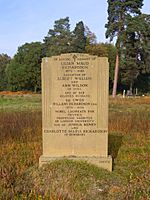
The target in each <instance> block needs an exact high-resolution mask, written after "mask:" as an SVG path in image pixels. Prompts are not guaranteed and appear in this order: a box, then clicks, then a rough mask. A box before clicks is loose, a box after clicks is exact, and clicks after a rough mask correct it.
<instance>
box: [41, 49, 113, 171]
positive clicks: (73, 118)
mask: <svg viewBox="0 0 150 200" xmlns="http://www.w3.org/2000/svg"><path fill="white" fill-rule="evenodd" d="M108 73H109V72H108V61H107V58H105V57H103V58H100V57H97V56H91V55H88V54H80V53H70V54H62V55H60V56H53V57H49V58H43V60H42V130H43V155H42V156H41V157H40V159H39V164H40V166H42V165H43V164H44V163H47V162H50V161H53V160H56V159H64V158H67V159H73V160H85V161H87V162H89V163H92V164H95V165H97V166H99V167H102V168H105V169H108V170H109V171H111V170H112V158H111V156H108V79H109V74H108Z"/></svg>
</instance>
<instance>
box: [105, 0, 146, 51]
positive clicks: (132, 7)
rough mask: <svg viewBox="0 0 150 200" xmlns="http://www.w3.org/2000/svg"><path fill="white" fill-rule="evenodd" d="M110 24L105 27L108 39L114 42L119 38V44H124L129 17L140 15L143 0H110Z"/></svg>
mask: <svg viewBox="0 0 150 200" xmlns="http://www.w3.org/2000/svg"><path fill="white" fill-rule="evenodd" d="M107 2H108V23H107V24H106V25H105V27H106V28H107V30H106V38H110V40H111V41H112V40H113V39H114V37H116V36H117V44H118V45H119V46H118V48H120V43H122V42H124V41H123V39H124V38H123V37H124V30H125V26H126V25H127V24H126V22H127V18H128V17H129V16H133V15H137V14H140V13H141V11H140V9H141V8H142V6H143V0H133V1H131V0H126V1H122V0H115V1H114V0H108V1H107Z"/></svg>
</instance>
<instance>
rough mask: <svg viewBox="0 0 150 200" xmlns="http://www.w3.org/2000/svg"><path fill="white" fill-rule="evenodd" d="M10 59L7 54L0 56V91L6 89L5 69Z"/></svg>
mask: <svg viewBox="0 0 150 200" xmlns="http://www.w3.org/2000/svg"><path fill="white" fill-rule="evenodd" d="M10 60H11V58H10V57H9V56H8V55H7V54H0V91H2V90H6V89H7V80H6V72H5V71H6V67H7V65H8V63H9V62H10Z"/></svg>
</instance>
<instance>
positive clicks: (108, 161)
mask: <svg viewBox="0 0 150 200" xmlns="http://www.w3.org/2000/svg"><path fill="white" fill-rule="evenodd" d="M63 159H67V160H74V161H87V162H88V163H90V164H94V165H96V166H97V167H100V168H103V169H106V170H108V171H112V157H111V156H108V157H48V156H41V157H40V159H39V166H40V167H41V166H42V165H43V164H47V163H50V162H52V161H55V160H63Z"/></svg>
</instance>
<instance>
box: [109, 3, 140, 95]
mask: <svg viewBox="0 0 150 200" xmlns="http://www.w3.org/2000/svg"><path fill="white" fill-rule="evenodd" d="M107 2H108V23H107V24H106V28H107V30H106V38H110V41H112V40H113V39H114V38H115V37H116V47H117V54H116V66H115V75H114V86H113V93H112V95H113V97H115V96H116V91H117V80H118V71H119V60H120V59H121V56H122V55H121V54H122V52H121V49H122V48H123V46H124V42H125V29H126V27H127V26H128V24H127V19H128V17H132V16H136V15H139V14H140V13H141V11H140V9H141V8H142V6H143V0H133V1H131V0H115V1H114V0H108V1H107Z"/></svg>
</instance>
